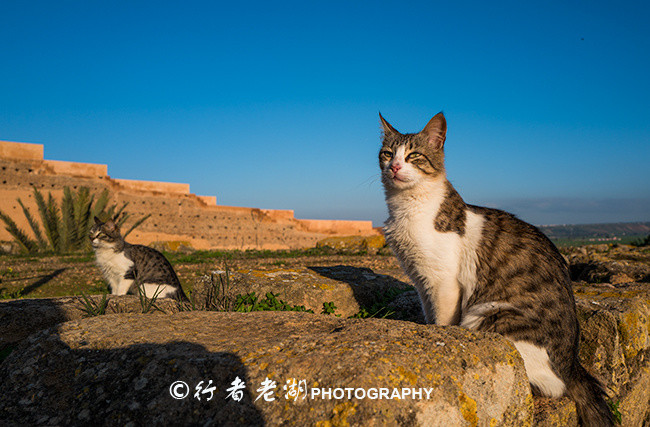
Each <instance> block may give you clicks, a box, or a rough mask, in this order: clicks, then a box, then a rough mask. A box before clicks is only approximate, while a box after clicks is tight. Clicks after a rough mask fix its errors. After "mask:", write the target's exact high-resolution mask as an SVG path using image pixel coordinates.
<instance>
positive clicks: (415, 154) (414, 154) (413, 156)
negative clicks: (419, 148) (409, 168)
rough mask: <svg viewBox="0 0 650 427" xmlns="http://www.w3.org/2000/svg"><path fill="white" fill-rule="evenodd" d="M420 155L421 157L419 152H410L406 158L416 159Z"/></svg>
mask: <svg viewBox="0 0 650 427" xmlns="http://www.w3.org/2000/svg"><path fill="white" fill-rule="evenodd" d="M420 157H422V154H420V153H411V154H409V155H408V157H407V158H406V159H407V160H413V159H418V158H420Z"/></svg>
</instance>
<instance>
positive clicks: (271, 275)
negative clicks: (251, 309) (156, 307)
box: [192, 265, 419, 317]
mask: <svg viewBox="0 0 650 427" xmlns="http://www.w3.org/2000/svg"><path fill="white" fill-rule="evenodd" d="M411 289H413V288H412V286H410V285H408V284H406V283H404V282H401V281H399V280H396V279H394V278H393V277H391V276H387V275H384V274H377V273H375V272H373V271H372V270H371V269H369V268H363V267H350V266H343V265H339V266H333V267H309V268H308V267H298V268H275V269H270V270H253V269H245V270H238V271H233V272H229V275H228V276H227V278H226V272H225V271H215V272H213V273H212V274H211V275H209V276H204V277H201V278H199V279H198V280H197V281H196V282H195V284H194V287H193V290H192V299H194V300H195V305H196V306H197V307H200V308H205V307H208V308H213V307H215V308H219V309H222V308H223V307H224V306H225V305H226V304H227V301H226V302H222V301H221V300H222V299H223V297H226V298H225V299H226V300H230V301H231V302H232V301H234V299H235V297H236V296H237V295H246V294H248V293H251V292H255V294H256V295H258V296H259V297H262V298H263V297H264V296H265V295H266V293H267V292H273V293H274V294H275V295H277V297H278V298H279V299H281V300H283V301H285V302H287V303H289V304H291V305H297V306H304V307H305V308H307V309H310V310H312V311H313V312H314V313H321V311H322V309H323V303H329V302H333V303H334V304H335V305H336V311H335V314H337V315H340V316H342V317H349V316H352V315H355V314H356V313H358V312H359V311H360V310H361V309H362V308H364V307H365V308H368V309H369V308H370V307H372V306H373V305H375V304H377V303H383V304H384V305H386V304H388V303H390V302H391V301H392V300H393V299H394V298H396V297H397V296H398V295H399V293H401V292H405V291H408V290H411ZM215 299H217V300H219V301H218V303H216V304H215V303H214V301H215ZM418 304H419V303H418Z"/></svg>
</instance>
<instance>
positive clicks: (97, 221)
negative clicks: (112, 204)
mask: <svg viewBox="0 0 650 427" xmlns="http://www.w3.org/2000/svg"><path fill="white" fill-rule="evenodd" d="M95 224H97V225H102V221H101V220H100V219H99V218H97V217H96V216H95Z"/></svg>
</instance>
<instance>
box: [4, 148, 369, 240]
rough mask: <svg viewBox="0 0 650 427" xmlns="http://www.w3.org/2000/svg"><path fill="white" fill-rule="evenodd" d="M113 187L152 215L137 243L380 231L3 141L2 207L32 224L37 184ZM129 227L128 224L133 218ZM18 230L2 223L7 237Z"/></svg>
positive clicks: (115, 194)
mask: <svg viewBox="0 0 650 427" xmlns="http://www.w3.org/2000/svg"><path fill="white" fill-rule="evenodd" d="M65 186H69V187H70V188H71V189H72V190H75V189H77V188H79V187H82V186H85V187H88V188H90V190H91V192H97V193H99V192H101V191H103V190H104V189H108V190H109V191H110V194H111V199H112V200H111V201H112V202H117V203H122V202H129V207H128V209H127V210H128V211H129V212H130V213H133V214H135V216H137V217H139V216H141V215H145V214H149V213H151V214H152V216H151V218H149V219H148V220H147V221H145V222H144V224H142V225H141V226H140V227H139V228H138V229H137V230H136V231H134V232H133V233H131V234H130V235H129V239H128V240H129V241H130V242H132V243H140V244H151V243H153V242H160V241H182V242H186V243H189V244H190V245H191V246H192V247H194V248H196V249H297V248H306V247H313V246H314V245H315V244H316V242H318V241H319V240H321V239H323V238H325V237H330V236H337V235H339V236H340V235H374V234H377V231H376V230H374V229H373V228H372V222H371V221H338V220H300V219H296V218H295V217H294V214H293V211H292V210H268V209H257V208H246V207H234V206H220V205H217V199H216V197H214V196H197V195H195V194H192V193H190V186H189V184H180V183H170V182H153V181H136V180H127V179H115V178H111V177H110V176H109V175H108V167H107V165H99V164H91V163H76V162H65V161H58V160H45V159H44V158H43V145H40V144H27V143H17V142H7V141H0V210H2V211H3V212H5V213H7V214H8V215H9V216H10V217H12V218H13V219H14V220H15V221H16V223H17V224H18V226H19V227H21V228H22V229H24V230H26V231H28V232H29V231H30V230H29V226H28V224H27V221H26V219H25V217H24V215H23V213H22V209H21V208H20V206H19V205H18V203H17V201H16V199H17V198H18V197H19V198H20V199H21V200H22V201H23V202H24V203H25V205H26V206H27V207H28V208H29V209H30V210H31V211H32V212H35V211H36V204H35V202H34V196H33V194H32V192H33V190H32V188H33V187H35V188H38V189H39V190H41V191H42V192H44V193H45V194H46V193H47V192H51V193H52V195H53V196H54V197H57V198H61V197H62V194H63V187H65ZM127 226H128V224H127ZM2 240H11V236H10V235H9V233H8V232H7V231H6V230H5V229H4V227H0V241H2Z"/></svg>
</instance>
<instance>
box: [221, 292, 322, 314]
mask: <svg viewBox="0 0 650 427" xmlns="http://www.w3.org/2000/svg"><path fill="white" fill-rule="evenodd" d="M233 311H236V312H239V313H250V312H251V311H301V312H307V313H313V312H314V311H313V310H309V309H307V308H305V306H304V305H293V306H292V305H290V304H288V303H286V302H285V301H282V300H279V299H278V298H277V295H275V294H274V293H273V292H267V293H266V296H265V298H264V299H262V300H260V301H258V300H257V295H256V294H255V292H250V293H248V294H246V295H241V294H240V295H237V298H236V300H235V306H234V310H233Z"/></svg>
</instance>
